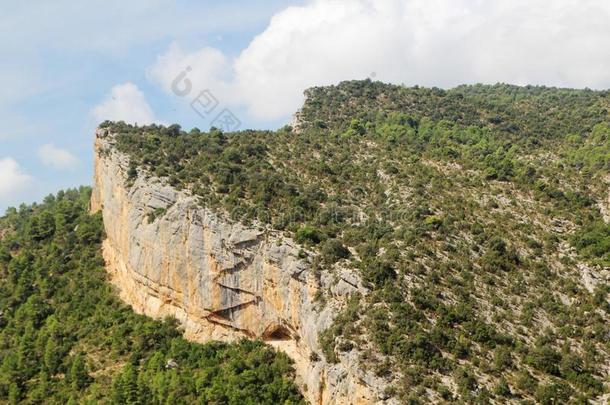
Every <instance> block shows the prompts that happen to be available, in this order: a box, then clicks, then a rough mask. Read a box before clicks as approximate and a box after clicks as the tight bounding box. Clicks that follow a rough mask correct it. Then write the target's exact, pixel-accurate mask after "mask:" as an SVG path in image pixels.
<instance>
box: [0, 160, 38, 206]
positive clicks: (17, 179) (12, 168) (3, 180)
mask: <svg viewBox="0 0 610 405" xmlns="http://www.w3.org/2000/svg"><path fill="white" fill-rule="evenodd" d="M32 180H33V179H32V177H31V176H30V175H28V174H26V173H24V172H23V170H22V169H21V167H20V166H19V163H17V161H15V159H13V158H10V157H9V158H0V202H4V201H11V200H14V199H15V197H16V194H18V193H21V192H23V191H24V190H26V189H27V187H28V186H29V185H30V184H31V183H32Z"/></svg>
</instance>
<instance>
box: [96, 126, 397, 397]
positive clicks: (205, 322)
mask: <svg viewBox="0 0 610 405" xmlns="http://www.w3.org/2000/svg"><path fill="white" fill-rule="evenodd" d="M128 168H129V158H128V157H127V156H126V155H124V154H122V153H120V152H118V151H117V150H116V148H115V147H114V136H113V134H111V133H109V130H108V129H98V130H97V131H96V135H95V173H94V188H93V196H92V201H91V209H92V211H94V212H96V211H101V212H102V215H103V219H104V227H105V230H106V235H107V239H106V240H105V242H104V245H103V249H104V258H105V260H106V267H107V270H108V272H109V274H110V279H111V282H112V283H113V284H114V285H115V286H116V287H118V289H119V291H120V296H121V298H122V299H123V300H124V301H125V302H126V303H128V304H130V305H131V306H132V307H133V308H134V310H135V311H137V312H139V313H142V314H145V315H148V316H151V317H154V318H162V317H166V316H172V317H175V318H177V319H178V320H179V321H180V323H181V324H182V325H183V327H184V331H185V336H186V337H187V338H188V339H191V340H194V341H198V342H206V341H209V340H222V341H234V340H237V339H240V338H244V337H245V338H257V339H262V340H264V341H266V342H267V343H269V344H271V345H273V346H275V347H276V348H277V349H279V350H282V351H284V352H286V353H287V354H288V355H289V356H290V357H291V358H292V359H293V360H294V362H295V370H296V379H297V383H298V384H299V385H300V387H301V389H302V391H303V394H304V396H305V397H306V398H307V400H308V401H309V402H311V403H319V404H343V403H346V404H347V403H352V404H360V403H362V404H365V403H375V402H378V401H380V398H384V395H383V388H384V386H385V385H386V384H384V380H383V379H380V378H378V377H376V376H374V375H373V374H371V373H368V372H365V371H363V370H361V367H359V364H358V363H359V354H358V351H357V350H352V351H350V352H347V353H342V354H340V356H339V359H340V361H339V362H338V363H336V364H329V363H327V362H326V361H325V360H324V359H323V358H322V356H321V355H318V354H319V353H321V350H320V347H319V343H318V334H319V333H320V332H321V331H324V330H325V329H326V328H328V327H329V326H330V325H331V323H332V320H333V318H334V317H335V316H336V314H337V313H338V312H339V310H340V309H341V308H342V307H343V306H344V305H345V301H346V299H347V297H348V296H349V295H350V294H353V293H355V292H357V291H360V292H365V291H366V290H365V289H364V288H363V287H362V284H361V282H360V280H359V278H358V276H357V275H356V274H355V273H353V272H351V271H349V270H344V271H342V273H341V275H340V277H339V282H338V283H337V282H336V278H335V280H334V281H331V280H332V279H333V277H336V276H333V277H331V275H330V274H327V273H325V272H324V271H322V272H321V274H319V273H318V274H314V272H313V271H312V270H311V266H310V264H309V261H308V260H307V256H308V254H303V252H304V249H303V248H302V247H301V246H299V245H298V244H297V243H296V242H295V241H294V240H292V239H291V238H290V237H287V236H286V235H283V234H282V233H280V232H276V231H273V230H271V229H268V228H267V227H265V226H263V225H259V224H254V225H251V226H245V225H243V224H240V223H235V222H232V221H230V220H228V219H227V218H225V217H224V216H223V215H222V214H221V213H217V212H212V211H211V210H208V209H205V208H202V207H201V205H200V204H199V203H198V200H197V197H195V196H192V195H190V194H189V193H188V192H187V191H178V190H175V189H174V188H172V187H171V186H169V185H167V184H166V183H165V182H164V181H163V180H161V179H158V178H155V177H152V176H148V175H147V174H146V173H143V172H140V173H139V174H138V176H137V177H135V178H133V179H132V178H129V179H128V177H130V176H128ZM309 253H310V254H311V252H309ZM331 283H332V285H333V288H332V289H331V288H330V286H331ZM323 291H332V292H331V293H329V296H328V297H327V300H326V305H324V306H323V308H322V306H321V305H319V304H317V303H316V302H315V299H314V298H315V296H316V294H318V293H319V292H320V293H322V292H323Z"/></svg>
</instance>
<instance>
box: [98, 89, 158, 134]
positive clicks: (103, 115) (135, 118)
mask: <svg viewBox="0 0 610 405" xmlns="http://www.w3.org/2000/svg"><path fill="white" fill-rule="evenodd" d="M92 113H93V116H94V118H95V119H96V120H97V121H99V122H102V121H105V120H110V121H125V122H127V123H132V124H133V123H138V124H140V125H143V124H151V123H153V122H154V121H155V117H154V114H153V112H152V109H151V108H150V106H149V105H148V102H147V101H146V98H145V97H144V94H143V93H142V92H141V91H140V89H138V86H136V85H135V84H133V83H123V84H119V85H116V86H114V87H113V88H112V90H111V91H110V95H109V96H108V97H107V98H106V100H104V101H103V102H102V103H101V104H100V105H98V106H97V107H95V108H94V109H93V110H92Z"/></svg>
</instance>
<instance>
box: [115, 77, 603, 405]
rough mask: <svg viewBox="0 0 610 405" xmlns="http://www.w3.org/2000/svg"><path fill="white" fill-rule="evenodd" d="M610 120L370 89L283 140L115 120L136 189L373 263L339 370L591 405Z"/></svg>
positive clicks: (428, 388)
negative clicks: (350, 367) (185, 200)
mask: <svg viewBox="0 0 610 405" xmlns="http://www.w3.org/2000/svg"><path fill="white" fill-rule="evenodd" d="M609 110H610V93H608V92H595V91H590V90H561V89H552V88H543V87H516V86H507V85H497V86H462V87H458V88H456V89H453V90H449V91H445V90H439V89H424V88H404V87H400V86H389V85H384V84H381V83H372V82H369V81H364V82H346V83H342V84H341V85H339V86H333V87H328V88H316V89H312V90H310V91H309V92H308V99H307V101H306V104H305V106H304V107H303V109H302V110H301V112H300V113H299V114H298V118H299V122H298V123H297V125H296V126H295V128H291V127H286V128H283V129H281V130H279V131H276V132H269V131H244V132H239V133H232V134H224V133H222V132H220V131H218V130H215V129H212V130H211V131H210V132H208V133H203V132H200V131H199V130H197V129H195V130H192V131H190V132H188V133H187V132H184V131H182V130H181V129H180V127H179V126H177V125H173V126H170V127H167V128H165V127H159V126H148V127H142V128H137V127H132V126H128V125H124V124H122V123H115V124H113V123H106V124H105V126H106V127H108V128H110V129H111V131H112V132H113V133H116V134H117V136H116V145H117V147H118V149H119V150H121V151H123V152H125V153H127V154H129V155H130V157H131V168H130V170H129V174H130V180H129V181H133V180H135V178H137V177H138V176H149V175H156V176H158V177H162V178H166V179H167V181H168V182H169V183H171V184H172V185H174V186H175V187H178V188H185V189H189V190H191V192H192V193H193V194H195V195H198V196H199V197H200V199H201V204H202V205H205V206H207V207H210V208H213V209H215V210H218V211H222V212H225V213H228V214H229V215H231V216H232V217H233V218H234V219H235V220H240V221H244V222H248V221H254V220H256V221H259V222H261V223H263V224H268V226H269V227H272V228H275V229H280V230H285V231H286V232H287V233H289V234H291V235H292V236H294V237H295V239H296V240H297V241H298V242H300V243H302V244H304V245H307V246H308V247H310V248H312V250H313V251H315V252H317V254H315V255H314V256H313V257H309V258H308V260H310V261H311V266H312V267H313V268H314V269H321V268H325V269H327V270H330V271H333V269H335V268H337V267H340V266H349V267H352V268H355V269H358V270H359V271H360V273H361V275H362V279H363V280H364V281H365V282H366V284H367V286H368V287H369V288H370V293H369V294H368V295H366V296H364V297H361V296H354V297H353V298H352V299H351V300H350V302H349V304H348V305H347V306H346V308H345V310H344V311H343V312H342V313H341V314H340V315H339V316H338V317H337V319H336V321H335V323H334V325H333V327H331V328H330V329H329V330H327V331H326V332H325V333H323V334H322V335H321V336H320V342H321V343H322V345H323V348H324V355H325V357H326V359H327V360H329V361H337V360H339V359H340V358H341V356H343V355H344V354H345V353H346V352H349V351H352V350H358V352H359V353H360V355H361V358H362V363H361V364H362V367H367V368H370V369H371V370H373V371H374V372H375V373H377V374H379V375H383V376H385V377H387V378H388V380H389V381H392V382H393V385H392V387H391V388H390V389H389V392H388V393H387V394H388V395H396V396H398V397H399V398H400V399H401V400H404V401H409V402H412V403H417V402H418V401H422V402H424V401H426V400H428V401H430V400H431V401H441V400H450V399H460V400H462V401H465V402H479V403H488V402H489V401H490V399H491V398H495V399H496V400H497V401H506V400H507V399H513V400H523V401H534V400H535V401H538V402H540V403H557V402H567V401H569V400H571V401H574V402H577V403H582V402H583V401H585V400H586V399H591V398H599V397H600V396H601V395H603V394H604V393H605V392H607V391H608V389H609V388H610V387H608V386H607V385H606V386H604V383H607V382H608V375H609V372H610V370H609V366H608V365H609V364H610V343H609V342H610V339H608V336H610V314H609V312H610V304H609V301H608V299H609V298H608V293H609V291H610V286H609V285H608V283H607V282H606V281H604V277H605V276H604V274H607V271H608V270H609V269H608V266H609V260H608V259H609V256H608V254H609V244H608V243H609V238H608V235H609V228H608V225H607V223H605V222H604V219H603V216H602V212H601V207H604V204H607V199H608V188H609V186H608V183H609V182H610V174H609V172H610V141H609V140H610V115H609V113H608V111H609ZM608 208H610V207H606V209H608ZM604 272H606V273H604ZM319 305H324V295H323V294H322V295H320V296H319Z"/></svg>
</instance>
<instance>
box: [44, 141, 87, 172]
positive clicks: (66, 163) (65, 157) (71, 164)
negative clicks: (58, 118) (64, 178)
mask: <svg viewBox="0 0 610 405" xmlns="http://www.w3.org/2000/svg"><path fill="white" fill-rule="evenodd" d="M38 157H39V158H40V160H41V161H42V163H43V164H44V165H45V166H50V167H53V168H55V169H72V168H75V167H76V166H78V164H79V160H78V158H77V157H76V156H74V155H73V154H71V153H70V152H68V151H67V150H65V149H61V148H58V147H56V146H55V145H53V144H46V145H42V146H41V147H40V148H39V149H38Z"/></svg>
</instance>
